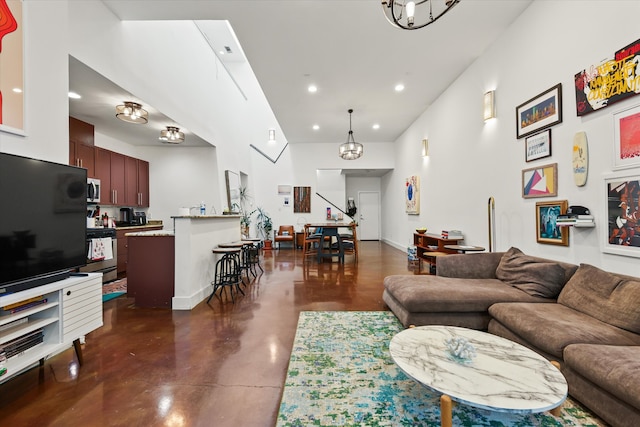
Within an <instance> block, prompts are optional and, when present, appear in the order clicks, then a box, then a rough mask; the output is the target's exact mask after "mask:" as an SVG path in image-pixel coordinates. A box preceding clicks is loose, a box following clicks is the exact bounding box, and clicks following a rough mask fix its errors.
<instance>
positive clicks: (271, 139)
mask: <svg viewBox="0 0 640 427" xmlns="http://www.w3.org/2000/svg"><path fill="white" fill-rule="evenodd" d="M267 142H276V130H275V129H269V141H267Z"/></svg>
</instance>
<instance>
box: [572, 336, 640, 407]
mask: <svg viewBox="0 0 640 427" xmlns="http://www.w3.org/2000/svg"><path fill="white" fill-rule="evenodd" d="M564 362H565V364H566V365H567V367H569V368H571V369H572V370H574V371H575V372H577V373H578V374H580V375H582V376H583V377H584V378H586V379H588V380H589V381H591V382H592V383H594V384H597V385H598V386H599V387H600V388H602V389H604V390H606V391H607V392H609V393H610V394H612V395H614V396H617V397H618V398H620V399H621V400H623V401H625V402H627V403H628V404H630V405H632V406H634V407H635V408H639V409H640V393H638V390H640V346H613V345H597V344H572V345H569V346H567V348H565V349H564Z"/></svg>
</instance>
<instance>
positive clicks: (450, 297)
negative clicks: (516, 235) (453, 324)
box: [384, 275, 545, 313]
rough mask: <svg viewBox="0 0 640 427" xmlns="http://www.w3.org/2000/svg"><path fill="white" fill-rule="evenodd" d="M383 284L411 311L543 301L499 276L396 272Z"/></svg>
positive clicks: (459, 309)
mask: <svg viewBox="0 0 640 427" xmlns="http://www.w3.org/2000/svg"><path fill="white" fill-rule="evenodd" d="M384 287H385V289H386V290H387V292H388V293H389V294H391V295H392V296H393V297H394V298H395V299H396V300H397V301H398V303H399V304H401V305H402V306H403V307H405V309H407V310H408V311H410V312H418V313H420V312H432V313H438V312H477V311H484V312H486V311H487V309H488V308H489V306H490V305H491V304H493V303H495V302H505V301H523V302H535V301H540V302H544V301H545V300H544V299H542V298H538V297H533V296H531V295H529V294H527V293H525V292H522V291H521V290H519V289H516V288H512V287H511V286H506V285H505V284H504V283H503V282H502V281H500V280H497V279H458V278H453V277H439V276H430V275H422V276H414V275H394V276H387V277H385V278H384Z"/></svg>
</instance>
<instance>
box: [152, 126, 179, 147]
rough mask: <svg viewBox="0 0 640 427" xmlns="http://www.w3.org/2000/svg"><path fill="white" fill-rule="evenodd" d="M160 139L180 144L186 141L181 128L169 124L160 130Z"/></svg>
mask: <svg viewBox="0 0 640 427" xmlns="http://www.w3.org/2000/svg"><path fill="white" fill-rule="evenodd" d="M158 139H159V140H160V141H162V142H168V143H169V144H180V143H182V142H184V133H183V132H180V128H177V127H175V126H167V128H166V129H163V130H161V131H160V138H158Z"/></svg>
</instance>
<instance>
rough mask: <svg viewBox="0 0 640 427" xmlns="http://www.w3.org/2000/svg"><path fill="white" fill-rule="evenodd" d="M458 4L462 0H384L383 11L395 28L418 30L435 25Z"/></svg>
mask: <svg viewBox="0 0 640 427" xmlns="http://www.w3.org/2000/svg"><path fill="white" fill-rule="evenodd" d="M458 3H460V0H416V1H411V0H410V1H407V0H382V11H383V13H384V16H385V18H387V21H389V23H390V24H391V25H393V26H394V27H396V28H400V29H402V30H417V29H419V28H424V27H426V26H427V25H429V24H433V23H434V22H436V21H437V20H438V19H439V18H440V17H442V16H443V15H444V14H445V13H447V12H448V11H449V10H451V8H452V7H453V6H455V5H457V4H458ZM434 13H435V15H434Z"/></svg>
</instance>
